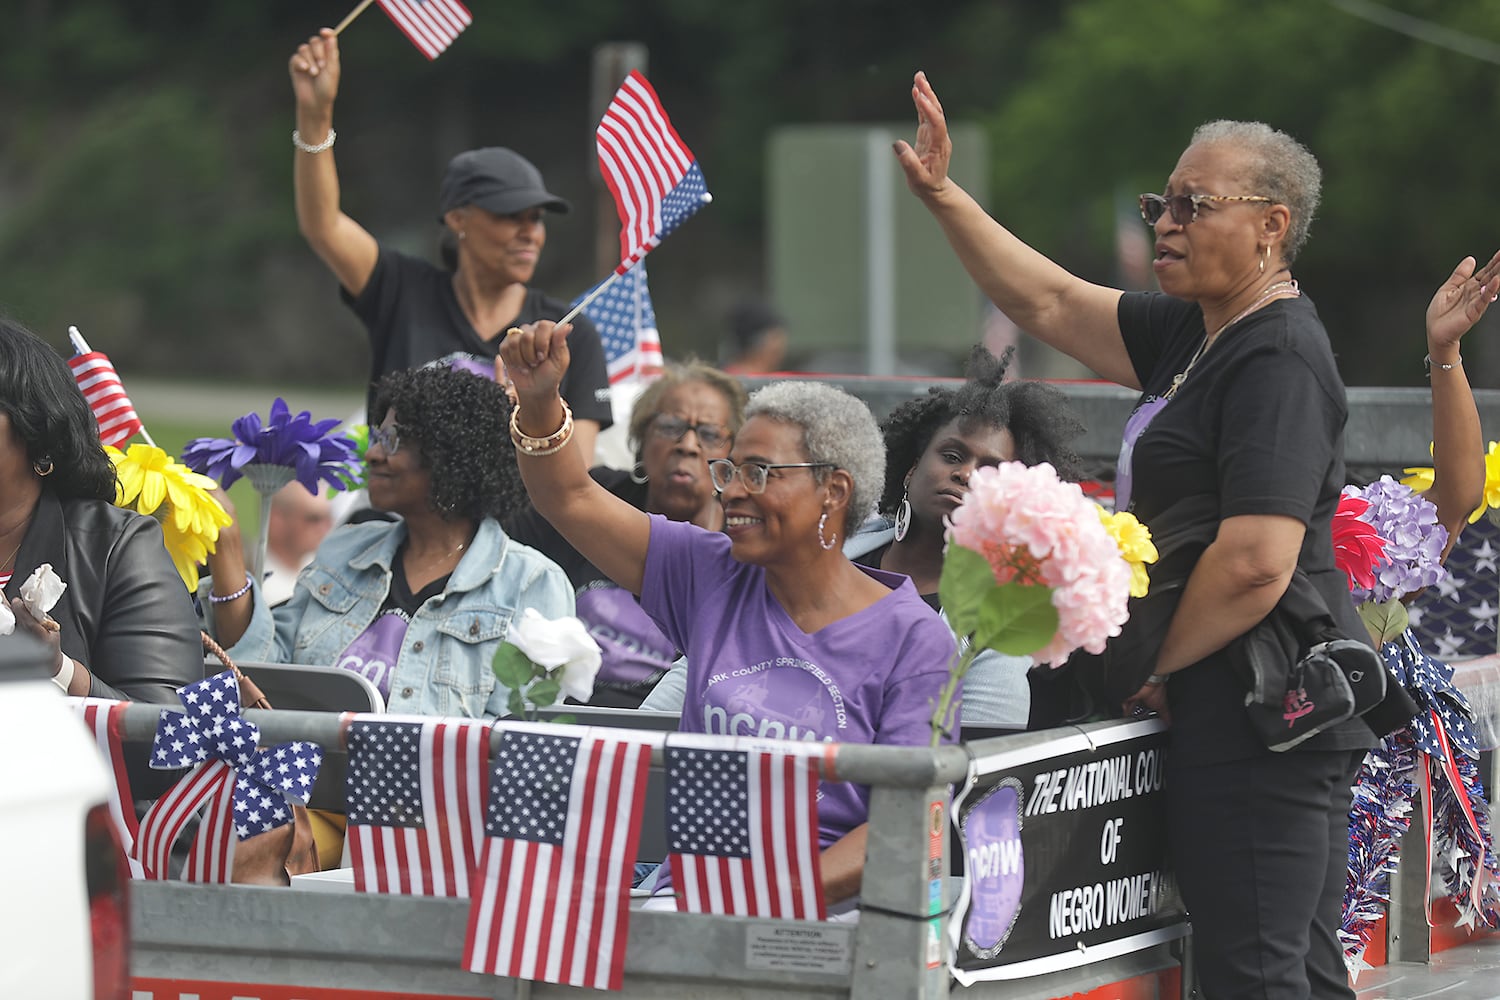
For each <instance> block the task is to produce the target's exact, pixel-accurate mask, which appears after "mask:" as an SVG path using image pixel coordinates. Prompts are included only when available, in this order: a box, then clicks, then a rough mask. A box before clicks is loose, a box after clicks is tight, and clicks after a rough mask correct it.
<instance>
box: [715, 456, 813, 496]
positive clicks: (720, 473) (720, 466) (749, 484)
mask: <svg viewBox="0 0 1500 1000" xmlns="http://www.w3.org/2000/svg"><path fill="white" fill-rule="evenodd" d="M834 468H837V466H836V465H834V464H833V463H832V462H744V463H742V464H740V465H735V464H734V463H733V462H731V461H730V460H729V459H727V458H716V459H714V460H713V461H712V462H709V463H708V475H709V478H711V479H712V480H713V481H714V489H716V490H718V491H719V492H720V493H723V492H724V491H725V490H727V489H729V484H730V483H732V482H734V477H735V476H736V475H738V476H739V477H740V482H742V483H744V484H745V490H746V492H749V493H764V492H765V491H766V480H767V479H768V478H769V477H770V472H771V470H772V469H834Z"/></svg>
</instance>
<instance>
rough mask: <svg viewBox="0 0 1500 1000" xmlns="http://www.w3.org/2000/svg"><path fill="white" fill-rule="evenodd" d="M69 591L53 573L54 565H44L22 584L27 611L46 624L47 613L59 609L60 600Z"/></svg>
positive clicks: (22, 598) (22, 594)
mask: <svg viewBox="0 0 1500 1000" xmlns="http://www.w3.org/2000/svg"><path fill="white" fill-rule="evenodd" d="M67 589H68V585H67V584H66V583H63V582H62V580H61V579H60V578H59V577H58V575H57V574H56V573H54V572H53V571H52V564H51V563H42V564H41V565H40V566H38V567H37V568H36V569H35V570H33V571H32V574H31V576H29V577H27V578H26V582H25V583H23V584H21V600H22V601H23V602H25V604H26V610H28V611H30V612H31V616H32V617H33V618H35V619H36V620H37V621H39V622H44V621H46V620H47V612H49V611H51V610H52V609H53V608H55V607H57V602H58V599H59V598H61V597H62V595H63V591H65V590H67Z"/></svg>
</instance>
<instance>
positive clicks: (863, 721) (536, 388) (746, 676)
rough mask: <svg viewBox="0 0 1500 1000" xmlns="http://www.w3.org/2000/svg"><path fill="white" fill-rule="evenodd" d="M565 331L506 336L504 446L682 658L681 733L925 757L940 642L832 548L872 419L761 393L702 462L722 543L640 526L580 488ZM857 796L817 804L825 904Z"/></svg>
mask: <svg viewBox="0 0 1500 1000" xmlns="http://www.w3.org/2000/svg"><path fill="white" fill-rule="evenodd" d="M566 336H567V327H566V326H554V325H553V324H551V323H547V322H543V323H538V324H536V325H535V326H528V327H524V328H521V329H515V330H511V331H510V332H509V333H507V334H506V337H505V342H504V343H503V344H502V345H501V348H500V357H501V360H502V361H503V362H504V364H505V366H506V369H507V370H508V371H509V373H510V375H511V378H512V379H513V380H514V383H515V389H516V394H517V397H518V400H519V402H518V405H517V408H516V411H515V416H514V419H513V420H512V422H511V435H512V438H513V440H514V441H515V444H516V449H515V451H516V454H517V456H519V458H520V462H521V472H522V475H523V476H524V477H525V479H526V487H527V490H528V491H529V492H530V494H531V496H532V500H533V502H534V503H535V505H536V508H537V510H539V511H540V512H541V513H542V515H543V516H544V517H546V518H547V520H548V521H550V522H551V523H552V525H553V526H554V527H555V528H557V530H558V531H560V532H561V533H562V535H563V537H565V538H567V540H568V541H569V542H570V543H572V545H573V546H574V547H575V548H577V549H578V551H579V552H581V553H582V554H583V555H584V556H585V557H586V558H587V559H588V560H589V561H590V562H592V563H593V564H594V565H595V566H597V567H599V569H600V570H601V571H602V572H604V573H605V574H607V575H608V576H609V578H610V579H611V580H613V581H614V582H615V583H617V584H618V585H620V586H621V587H624V588H625V589H626V590H628V591H630V592H631V593H633V594H638V595H640V598H641V606H642V607H643V608H644V609H645V610H646V613H647V614H649V615H650V616H651V618H652V619H653V620H654V621H655V622H656V624H657V625H659V626H660V627H661V630H662V631H663V632H664V633H665V634H666V636H667V638H668V639H670V640H671V641H672V642H673V643H674V644H675V645H676V646H677V648H678V649H681V650H683V651H684V652H685V653H686V654H687V661H688V668H687V669H688V676H687V700H686V704H687V708H686V710H685V711H684V712H683V715H682V723H681V726H682V729H683V730H685V731H688V732H699V733H719V734H727V735H739V736H762V737H774V738H787V739H801V740H818V741H827V740H836V741H839V742H857V743H900V744H923V745H925V744H926V743H928V742H929V740H930V738H931V726H930V718H931V714H932V707H931V705H932V702H933V701H934V700H935V699H936V697H937V694H938V691H939V689H940V688H941V686H942V684H943V681H944V679H945V678H946V676H947V668H948V662H949V660H950V658H951V656H952V654H953V649H954V644H953V635H952V633H951V632H949V630H948V628H947V626H945V625H944V624H943V621H942V619H940V618H939V617H938V616H937V615H936V614H935V613H934V612H933V611H932V609H931V608H929V607H927V605H926V604H924V603H923V602H922V599H921V598H920V597H919V596H918V595H917V592H916V589H915V588H914V587H912V584H911V581H910V580H909V579H907V578H906V577H901V576H896V575H894V574H890V573H885V572H883V571H881V570H876V569H870V568H867V567H860V566H856V565H855V564H854V563H852V562H851V561H850V560H849V559H848V558H847V557H846V556H845V555H844V554H843V551H842V549H841V548H840V543H841V542H842V541H843V540H844V539H845V538H846V537H847V536H848V534H849V533H850V532H851V531H853V530H854V529H855V528H857V527H858V526H859V524H860V522H861V521H862V520H863V518H864V515H865V513H866V512H868V511H869V510H870V509H871V508H872V507H873V506H874V502H875V498H876V496H877V495H878V491H879V489H880V484H881V483H882V482H883V480H884V471H885V449H884V447H883V445H882V442H881V440H880V431H879V428H878V427H877V426H876V424H875V419H874V417H873V416H871V414H870V411H869V409H868V408H867V407H866V406H865V405H864V403H862V402H860V401H859V400H858V399H856V398H854V397H853V396H850V395H849V394H847V393H845V392H842V391H840V390H838V389H835V388H833V387H832V386H827V385H823V384H821V383H817V382H780V383H776V384H774V385H770V386H767V387H766V388H764V389H761V390H759V391H757V392H756V393H755V394H754V395H752V396H751V397H750V402H749V405H748V406H747V407H746V410H745V423H744V426H743V427H741V428H740V432H739V433H738V434H737V435H735V438H734V445H733V448H732V449H731V450H730V453H729V456H728V457H727V458H720V459H716V460H714V461H712V462H710V463H709V470H710V473H711V475H712V476H713V481H714V485H715V487H717V488H718V490H719V491H720V493H719V500H720V503H721V504H722V506H723V513H724V531H723V533H719V532H712V531H707V530H704V529H703V528H701V527H699V526H697V525H695V524H692V523H690V522H687V521H673V520H669V519H668V518H666V517H664V516H662V515H660V514H648V513H646V512H644V511H642V510H639V509H638V508H636V507H635V506H633V505H631V504H629V503H627V502H625V501H624V500H621V499H620V498H619V497H616V496H614V495H613V494H612V493H610V492H609V491H608V490H606V489H605V488H604V487H603V486H601V485H600V484H599V483H598V482H596V481H595V480H594V479H592V478H590V476H589V474H588V470H587V468H586V467H585V464H584V459H583V456H582V455H581V454H580V453H579V451H578V448H577V445H576V444H575V443H574V442H573V441H572V437H571V429H572V418H571V414H569V412H568V409H567V407H566V406H565V405H564V403H563V401H562V399H561V398H560V397H559V396H558V392H557V386H558V383H559V381H560V380H561V379H562V376H563V374H564V373H565V372H566V371H567V369H568V350H567V341H566ZM868 805H869V800H868V789H865V788H860V787H857V786H854V785H849V784H843V783H836V782H827V783H825V784H824V785H823V786H822V799H821V801H820V802H819V806H818V825H819V838H820V843H821V846H822V848H823V854H822V873H823V883H824V891H825V894H826V897H827V899H828V900H829V902H830V903H836V902H841V901H843V902H845V903H847V902H848V901H849V900H850V899H851V897H853V896H854V895H855V894H856V893H857V892H858V891H859V881H860V873H861V868H862V865H863V860H864V843H865V821H866V818H867V813H868Z"/></svg>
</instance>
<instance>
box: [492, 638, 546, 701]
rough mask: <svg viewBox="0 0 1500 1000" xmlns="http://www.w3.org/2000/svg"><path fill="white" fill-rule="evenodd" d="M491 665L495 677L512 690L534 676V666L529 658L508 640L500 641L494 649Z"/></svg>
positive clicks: (518, 688) (529, 680)
mask: <svg viewBox="0 0 1500 1000" xmlns="http://www.w3.org/2000/svg"><path fill="white" fill-rule="evenodd" d="M493 667H494V671H495V679H496V680H498V681H499V682H500V683H501V684H504V685H505V686H506V687H508V688H510V689H511V690H512V691H519V690H520V689H521V688H523V687H525V686H526V685H527V684H529V683H530V682H531V678H532V677H534V676H536V667H535V666H534V665H533V664H532V662H531V660H529V659H528V658H527V657H526V654H525V653H523V652H521V651H520V650H519V649H517V648H516V647H515V646H514V645H513V644H511V643H508V642H502V643H501V644H500V648H499V649H497V650H495V660H494V664H493Z"/></svg>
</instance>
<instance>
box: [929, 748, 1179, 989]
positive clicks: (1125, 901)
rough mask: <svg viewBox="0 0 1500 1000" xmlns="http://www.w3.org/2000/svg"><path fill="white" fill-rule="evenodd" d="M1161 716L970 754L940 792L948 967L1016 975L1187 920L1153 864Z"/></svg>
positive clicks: (1131, 945)
mask: <svg viewBox="0 0 1500 1000" xmlns="http://www.w3.org/2000/svg"><path fill="white" fill-rule="evenodd" d="M1166 744H1167V737H1166V726H1165V725H1164V724H1163V723H1162V722H1160V721H1159V720H1156V719H1147V720H1144V721H1141V722H1130V723H1120V724H1117V725H1113V726H1104V727H1100V728H1098V729H1091V730H1089V731H1088V732H1084V731H1083V730H1073V731H1070V732H1069V733H1068V735H1065V736H1059V737H1057V738H1056V739H1049V740H1046V741H1044V742H1040V743H1036V744H1033V745H1031V746H1027V747H1018V748H1016V749H1015V750H1006V751H1004V752H1002V753H998V754H992V755H990V756H988V757H980V758H978V759H977V760H975V761H974V763H973V764H972V765H971V766H970V777H971V781H970V783H969V786H968V788H966V789H965V790H964V792H963V793H962V794H960V795H959V796H958V797H957V798H956V799H955V800H954V802H953V820H954V823H955V825H956V826H957V829H958V835H959V844H960V848H961V853H960V856H961V857H962V858H963V859H964V868H965V875H964V887H963V890H962V892H961V894H960V897H959V902H958V906H957V908H956V910H955V914H954V919H953V921H952V922H951V923H950V925H949V926H950V928H951V933H952V935H953V938H954V940H953V942H952V944H953V948H952V954H953V960H952V962H953V976H954V978H955V979H957V980H958V981H959V982H960V983H962V984H963V985H965V986H968V985H970V984H971V983H974V982H978V981H981V980H992V979H1020V978H1024V977H1026V976H1037V975H1041V974H1043V973H1048V972H1056V971H1058V970H1060V969H1069V968H1074V967H1076V966H1080V965H1086V964H1088V963H1090V962H1098V961H1102V960H1104V959H1106V958H1113V957H1114V956H1116V955H1124V954H1128V953H1130V952H1133V951H1140V950H1141V949H1144V948H1149V947H1151V946H1153V945H1156V944H1160V943H1161V942H1163V941H1170V940H1173V939H1174V938H1179V937H1182V936H1184V935H1185V934H1186V933H1187V921H1186V916H1185V914H1184V912H1183V907H1182V901H1181V899H1180V898H1179V897H1178V894H1177V885H1176V882H1175V880H1174V879H1173V877H1172V873H1171V872H1170V871H1169V870H1167V866H1166V843H1167V840H1166V824H1165V818H1164V813H1165V808H1164V803H1163V801H1162V789H1163V776H1162V770H1163V763H1164V759H1165V754H1166Z"/></svg>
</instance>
